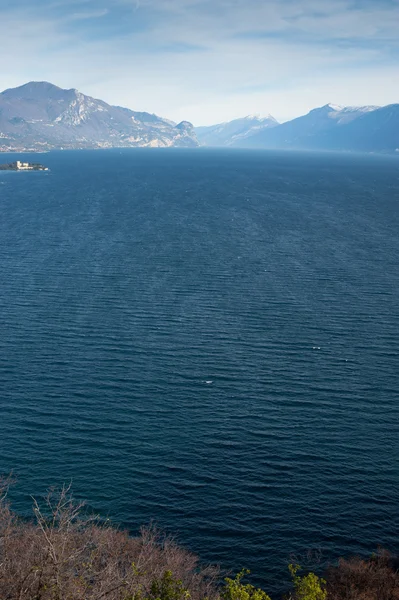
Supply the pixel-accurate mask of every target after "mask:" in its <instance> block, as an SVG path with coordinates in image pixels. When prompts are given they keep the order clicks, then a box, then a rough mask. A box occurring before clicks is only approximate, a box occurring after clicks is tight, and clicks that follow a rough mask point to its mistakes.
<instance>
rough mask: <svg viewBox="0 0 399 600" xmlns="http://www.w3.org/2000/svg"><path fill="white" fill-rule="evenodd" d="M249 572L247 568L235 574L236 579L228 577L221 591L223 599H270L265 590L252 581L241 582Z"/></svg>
mask: <svg viewBox="0 0 399 600" xmlns="http://www.w3.org/2000/svg"><path fill="white" fill-rule="evenodd" d="M248 573H249V571H248V570H247V569H243V570H242V571H241V572H240V573H238V574H237V575H236V576H235V579H231V578H230V577H226V579H225V582H226V583H225V585H224V587H223V589H222V593H221V598H222V600H270V597H269V596H268V595H267V594H266V592H264V591H263V590H261V589H259V588H255V587H254V586H253V585H251V584H250V583H246V584H244V583H241V579H242V578H243V577H245V575H248Z"/></svg>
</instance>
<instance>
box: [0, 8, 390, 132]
mask: <svg viewBox="0 0 399 600" xmlns="http://www.w3.org/2000/svg"><path fill="white" fill-rule="evenodd" d="M34 4H35V6H33V3H32V2H31V0H29V2H28V0H19V1H17V2H16V3H15V4H14V6H13V7H12V8H8V9H5V8H2V6H1V3H0V36H1V39H2V44H3V47H4V48H7V52H8V53H9V54H10V55H11V56H12V55H14V56H18V55H20V56H23V57H24V59H23V61H20V62H19V63H18V61H17V63H15V61H13V62H12V64H11V63H10V64H6V65H5V67H4V65H3V67H4V68H2V72H1V74H0V87H1V88H3V89H4V88H6V87H10V86H12V85H17V84H20V83H24V82H25V81H27V80H32V79H40V80H43V79H46V80H50V81H54V83H57V84H58V85H61V86H64V87H77V88H79V89H81V90H82V91H83V92H85V93H89V94H91V95H96V96H97V97H102V98H104V99H105V100H107V101H109V102H113V103H117V104H121V105H126V106H129V107H131V108H135V109H137V110H149V111H153V112H157V113H159V114H161V115H163V116H166V117H170V118H173V119H175V120H180V119H183V118H187V119H190V120H193V121H195V122H196V123H198V124H203V123H207V122H216V121H221V120H227V119H230V118H233V117H239V116H243V115H244V114H247V113H261V114H262V113H268V112H271V113H272V114H275V116H276V117H277V118H280V119H282V120H283V119H288V118H291V117H293V116H297V115H298V114H300V113H301V112H306V110H308V109H310V108H312V107H313V106H315V105H316V104H319V103H320V104H321V103H324V104H325V103H326V102H329V101H332V102H336V103H339V104H359V103H360V104H386V103H390V102H394V101H396V100H398V99H399V90H398V84H397V83H396V82H397V81H399V70H398V57H399V41H398V36H397V31H399V1H398V0H376V1H371V0H328V1H323V0H317V1H316V0H112V1H111V0H95V1H94V0H36V2H35V3H34Z"/></svg>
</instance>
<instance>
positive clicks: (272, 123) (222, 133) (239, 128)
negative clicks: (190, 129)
mask: <svg viewBox="0 0 399 600" xmlns="http://www.w3.org/2000/svg"><path fill="white" fill-rule="evenodd" d="M277 125H278V122H277V121H276V119H275V118H274V117H272V116H271V115H268V116H267V117H265V118H261V117H258V116H256V115H255V116H254V115H250V116H248V117H244V118H243V119H235V120H234V121H229V122H227V123H220V124H219V125H211V126H210V127H196V128H195V133H196V134H197V138H198V141H199V143H200V144H201V145H202V146H233V145H240V143H241V142H242V141H243V140H245V139H246V138H248V137H250V136H252V135H254V134H255V133H258V132H260V131H263V130H264V129H268V128H270V127H276V126H277Z"/></svg>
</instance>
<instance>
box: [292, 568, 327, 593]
mask: <svg viewBox="0 0 399 600" xmlns="http://www.w3.org/2000/svg"><path fill="white" fill-rule="evenodd" d="M289 570H290V573H291V576H292V581H293V584H294V589H295V595H294V598H295V600H326V598H327V591H326V589H325V585H326V581H325V580H324V579H321V578H320V577H318V576H317V575H315V574H314V573H308V574H307V575H304V576H302V577H300V576H299V575H297V573H298V571H299V570H300V566H299V565H292V564H291V565H289Z"/></svg>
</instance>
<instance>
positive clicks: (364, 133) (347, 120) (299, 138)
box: [233, 104, 399, 152]
mask: <svg viewBox="0 0 399 600" xmlns="http://www.w3.org/2000/svg"><path fill="white" fill-rule="evenodd" d="M233 145H234V146H239V147H247V148H275V149H277V148H282V149H284V148H287V149H288V148H292V149H299V150H301V149H303V150H304V149H312V150H336V151H341V150H345V151H359V152H395V151H396V150H397V149H398V148H399V104H392V105H389V106H385V107H382V108H380V107H376V106H364V107H341V106H335V105H332V104H327V105H325V106H322V107H320V108H316V109H314V110H311V111H310V112H309V113H308V114H307V115H304V116H303V117H298V118H297V119H293V120H292V121H288V122H287V123H282V124H281V125H279V126H278V127H274V128H273V129H268V130H264V131H258V132H255V133H254V134H253V135H251V136H249V137H247V138H246V139H245V140H238V141H237V142H235V143H234V144H233Z"/></svg>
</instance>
